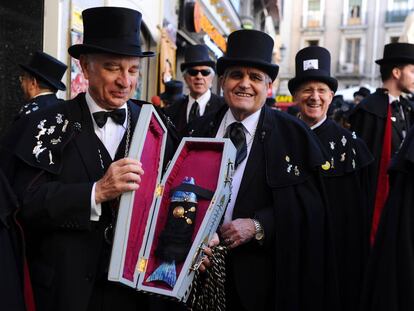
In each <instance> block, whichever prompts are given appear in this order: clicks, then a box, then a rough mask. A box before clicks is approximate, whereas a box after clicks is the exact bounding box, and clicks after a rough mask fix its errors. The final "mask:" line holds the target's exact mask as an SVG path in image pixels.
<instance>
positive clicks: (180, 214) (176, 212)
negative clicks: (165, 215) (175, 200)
mask: <svg viewBox="0 0 414 311" xmlns="http://www.w3.org/2000/svg"><path fill="white" fill-rule="evenodd" d="M173 215H174V217H175V218H181V217H183V216H184V207H182V206H177V207H175V208H174V210H173Z"/></svg>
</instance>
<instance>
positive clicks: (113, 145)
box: [85, 92, 128, 221]
mask: <svg viewBox="0 0 414 311" xmlns="http://www.w3.org/2000/svg"><path fill="white" fill-rule="evenodd" d="M85 99H86V103H87V104H88V108H89V112H90V114H91V118H92V123H93V129H94V131H95V134H96V136H98V138H99V139H100V140H101V142H102V143H103V145H104V146H105V148H106V150H107V151H108V153H109V155H110V156H111V158H112V159H114V157H115V154H116V151H117V150H118V146H119V143H120V142H121V140H122V137H123V136H124V134H125V130H126V127H127V120H128V109H127V103H124V104H123V105H122V106H121V107H119V108H125V110H126V115H127V118H125V121H124V124H123V125H120V124H118V123H116V122H114V121H113V120H112V118H108V120H107V121H106V123H105V125H104V126H103V127H102V128H100V127H99V126H98V125H97V124H96V122H95V119H94V118H93V116H92V114H93V113H94V112H98V111H108V110H105V109H103V108H101V107H100V106H98V104H96V102H95V101H94V100H93V98H92V96H91V95H90V94H89V92H86V95H85ZM96 152H98V151H96ZM95 187H96V182H95V183H94V184H93V187H92V193H91V218H90V219H91V220H92V221H99V217H100V216H101V214H102V205H101V204H96V202H95Z"/></svg>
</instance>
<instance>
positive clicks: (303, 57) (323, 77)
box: [288, 46, 338, 94]
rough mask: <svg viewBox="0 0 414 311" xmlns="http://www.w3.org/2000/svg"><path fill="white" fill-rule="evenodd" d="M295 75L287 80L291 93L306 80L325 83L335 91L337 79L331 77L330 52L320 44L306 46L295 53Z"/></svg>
mask: <svg viewBox="0 0 414 311" xmlns="http://www.w3.org/2000/svg"><path fill="white" fill-rule="evenodd" d="M295 61H296V76H295V77H294V78H293V79H290V80H289V82H288V88H289V91H290V93H291V94H293V93H294V92H295V91H296V89H297V88H298V87H299V86H300V85H301V84H302V83H303V82H306V81H320V82H323V83H326V84H327V85H328V86H329V88H330V89H331V90H332V91H333V92H336V89H337V88H338V81H337V80H336V79H335V78H332V77H331V54H330V53H329V51H328V50H327V49H325V48H323V47H320V46H308V47H306V48H304V49H302V50H300V51H299V52H298V53H297V54H296V58H295Z"/></svg>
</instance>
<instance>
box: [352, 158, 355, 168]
mask: <svg viewBox="0 0 414 311" xmlns="http://www.w3.org/2000/svg"><path fill="white" fill-rule="evenodd" d="M352 168H354V169H355V160H354V159H352Z"/></svg>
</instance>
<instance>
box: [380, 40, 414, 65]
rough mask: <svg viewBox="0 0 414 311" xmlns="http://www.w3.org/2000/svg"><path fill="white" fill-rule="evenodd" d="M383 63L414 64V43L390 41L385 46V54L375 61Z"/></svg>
mask: <svg viewBox="0 0 414 311" xmlns="http://www.w3.org/2000/svg"><path fill="white" fill-rule="evenodd" d="M375 62H376V63H377V64H378V65H382V64H390V63H391V64H398V63H400V64H414V44H410V43H400V42H396V43H389V44H387V45H385V47H384V56H383V58H382V59H377V60H376V61H375Z"/></svg>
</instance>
